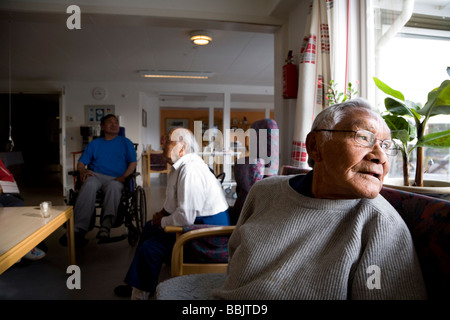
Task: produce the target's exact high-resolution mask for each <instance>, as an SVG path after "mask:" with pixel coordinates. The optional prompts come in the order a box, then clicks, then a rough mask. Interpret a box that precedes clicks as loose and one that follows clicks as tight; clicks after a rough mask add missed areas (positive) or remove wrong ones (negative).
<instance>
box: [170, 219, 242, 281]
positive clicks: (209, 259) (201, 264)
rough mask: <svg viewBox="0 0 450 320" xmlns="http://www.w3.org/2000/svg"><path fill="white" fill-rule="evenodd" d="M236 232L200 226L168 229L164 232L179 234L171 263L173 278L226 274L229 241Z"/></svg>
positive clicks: (226, 228) (232, 228) (219, 227)
mask: <svg viewBox="0 0 450 320" xmlns="http://www.w3.org/2000/svg"><path fill="white" fill-rule="evenodd" d="M234 228H235V227H234V226H211V225H200V224H199V225H191V226H186V227H176V226H167V227H165V229H164V231H165V232H172V233H176V241H175V244H174V247H173V251H172V261H171V274H172V277H176V276H181V275H187V274H195V273H226V271H227V265H228V239H229V236H230V235H231V233H232V232H233V230H234ZM185 253H186V254H185ZM185 257H186V258H185Z"/></svg>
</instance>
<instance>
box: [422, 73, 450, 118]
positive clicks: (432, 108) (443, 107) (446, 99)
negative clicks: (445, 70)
mask: <svg viewBox="0 0 450 320" xmlns="http://www.w3.org/2000/svg"><path fill="white" fill-rule="evenodd" d="M418 112H419V113H420V114H421V115H428V116H429V117H431V116H435V115H438V114H450V80H445V81H443V82H442V83H441V85H440V86H439V88H436V89H434V90H432V91H430V92H429V93H428V101H427V103H426V104H425V106H424V107H423V108H422V109H421V110H419V111H418Z"/></svg>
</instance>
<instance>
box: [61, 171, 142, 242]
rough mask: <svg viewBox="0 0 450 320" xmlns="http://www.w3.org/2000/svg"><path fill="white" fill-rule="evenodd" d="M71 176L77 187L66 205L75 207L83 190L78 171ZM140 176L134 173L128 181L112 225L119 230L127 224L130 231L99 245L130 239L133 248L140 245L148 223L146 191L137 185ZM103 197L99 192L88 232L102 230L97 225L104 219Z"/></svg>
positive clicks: (71, 172) (71, 191) (70, 194)
mask: <svg viewBox="0 0 450 320" xmlns="http://www.w3.org/2000/svg"><path fill="white" fill-rule="evenodd" d="M69 175H73V176H74V177H75V187H74V189H71V190H70V191H69V196H68V199H67V200H66V203H67V205H71V206H75V203H76V200H77V197H78V193H79V190H80V189H81V181H80V179H78V178H79V172H78V171H70V172H69ZM138 175H139V173H138V172H134V173H133V174H131V175H130V176H129V177H128V178H127V179H126V181H125V183H124V188H123V191H122V196H121V199H120V203H119V208H118V210H117V215H116V218H115V220H114V223H113V225H112V228H118V227H120V226H122V225H123V224H125V227H126V228H127V231H128V232H127V234H124V235H122V236H117V237H110V238H109V239H105V240H99V241H98V243H99V244H101V243H110V242H116V241H120V240H124V239H125V238H127V239H128V243H129V244H130V245H131V246H132V247H134V246H135V245H136V244H137V243H138V241H139V237H140V235H141V232H142V230H143V229H144V226H145V223H146V222H147V202H146V198H145V191H144V189H143V188H142V187H141V186H139V185H137V183H136V177H137V176H138ZM103 197H104V194H103V191H102V190H99V191H98V192H97V195H96V204H95V209H94V213H93V215H92V218H91V223H90V226H89V230H88V231H91V230H92V229H93V228H100V226H101V223H100V224H99V225H97V224H96V221H97V220H99V221H100V222H101V220H102V218H103V210H102V203H103ZM97 209H100V214H98V213H97V212H98V210H97Z"/></svg>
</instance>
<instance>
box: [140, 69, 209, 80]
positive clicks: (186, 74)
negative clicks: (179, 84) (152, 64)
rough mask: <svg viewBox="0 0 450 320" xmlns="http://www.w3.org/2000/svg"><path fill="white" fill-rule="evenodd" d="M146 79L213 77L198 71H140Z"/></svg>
mask: <svg viewBox="0 0 450 320" xmlns="http://www.w3.org/2000/svg"><path fill="white" fill-rule="evenodd" d="M139 73H140V74H141V76H142V77H144V78H169V79H170V78H172V79H208V78H209V77H211V76H212V75H213V73H212V72H198V71H168V70H141V71H139Z"/></svg>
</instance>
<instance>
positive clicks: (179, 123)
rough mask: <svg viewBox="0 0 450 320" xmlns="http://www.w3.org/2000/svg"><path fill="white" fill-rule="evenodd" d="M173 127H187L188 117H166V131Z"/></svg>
mask: <svg viewBox="0 0 450 320" xmlns="http://www.w3.org/2000/svg"><path fill="white" fill-rule="evenodd" d="M175 128H186V129H189V119H166V133H169V132H170V130H172V129H175Z"/></svg>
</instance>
